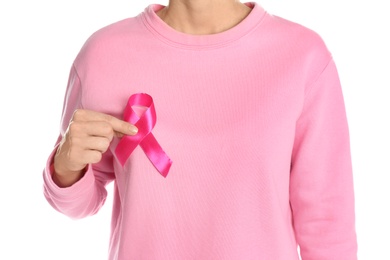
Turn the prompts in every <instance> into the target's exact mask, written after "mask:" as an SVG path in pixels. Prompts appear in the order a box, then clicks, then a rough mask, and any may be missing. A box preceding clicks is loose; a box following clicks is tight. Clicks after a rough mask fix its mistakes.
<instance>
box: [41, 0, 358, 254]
mask: <svg viewBox="0 0 390 260" xmlns="http://www.w3.org/2000/svg"><path fill="white" fill-rule="evenodd" d="M246 4H247V5H248V6H250V7H253V9H252V11H251V13H250V14H249V15H248V16H247V17H246V18H245V19H244V20H243V21H242V22H241V23H239V24H238V25H236V26H235V27H234V28H231V29H230V30H228V31H225V32H222V33H218V34H214V35H189V34H184V33H181V32H178V31H175V30H174V29H173V28H171V27H169V26H168V25H167V24H165V23H164V22H163V21H162V20H161V19H160V18H159V17H158V16H157V15H156V14H155V11H157V10H158V9H160V8H162V6H161V5H159V4H152V5H149V6H147V8H146V9H145V11H144V12H142V13H140V14H139V15H138V16H136V17H132V18H128V19H125V20H122V21H119V22H117V23H115V24H112V25H109V26H107V27H105V28H102V29H101V30H99V31H97V32H96V33H94V34H93V35H92V36H91V37H90V38H89V39H88V40H87V41H86V43H85V45H84V46H83V48H82V49H81V50H80V53H79V54H78V55H77V57H76V59H75V61H74V64H73V66H72V68H71V71H70V76H69V82H68V87H67V92H66V96H65V101H64V110H63V117H62V121H61V135H60V137H59V140H60V139H61V136H62V134H63V133H64V132H65V130H66V128H67V126H68V123H69V120H70V118H71V116H72V113H73V111H74V110H75V109H76V108H86V109H91V110H96V111H99V112H103V113H108V114H111V115H113V116H116V117H118V118H123V113H124V108H125V107H126V104H127V101H128V98H129V97H130V96H131V95H133V94H135V93H148V94H149V95H150V96H151V97H153V101H154V104H155V106H156V110H157V113H158V120H157V123H156V124H155V126H154V128H153V131H152V133H153V136H154V137H155V138H156V140H158V143H159V145H160V146H161V147H162V148H163V149H164V151H165V152H166V154H167V155H169V157H170V158H171V159H172V161H173V162H174V163H173V164H172V167H171V168H170V171H169V174H168V176H167V177H166V178H162V176H160V174H159V173H158V171H157V169H156V168H155V167H154V165H153V164H152V163H151V162H150V161H149V159H148V157H147V156H146V154H145V152H144V151H143V150H142V148H141V147H140V146H137V147H136V148H135V149H134V151H133V152H132V153H131V155H130V156H129V158H128V159H127V161H126V163H125V164H124V165H123V166H122V165H121V163H120V162H119V160H118V158H117V157H116V154H115V149H116V147H117V146H118V143H119V142H120V140H119V139H118V138H114V140H113V142H112V144H111V146H110V149H109V151H107V152H106V153H105V154H104V156H103V159H102V161H101V162H100V163H97V164H93V165H89V166H88V169H87V172H86V174H85V176H84V177H83V178H82V179H81V180H80V181H79V182H77V183H76V184H74V185H73V186H71V187H68V188H59V187H58V186H56V185H55V184H54V183H53V181H52V178H51V174H52V166H51V165H52V159H53V154H54V151H53V154H51V155H50V156H49V158H48V162H47V166H46V168H45V170H44V174H43V176H44V188H45V189H44V191H45V196H46V198H47V200H48V201H49V203H50V204H51V205H52V206H53V207H54V208H55V209H56V210H58V211H60V212H62V213H64V214H66V215H68V216H69V217H71V218H83V217H86V216H89V215H92V214H95V213H96V212H98V210H99V209H100V208H101V207H102V205H103V204H104V201H105V199H106V195H107V192H106V189H105V186H106V185H107V184H108V183H110V182H111V181H114V191H115V192H114V203H113V214H112V226H111V227H112V229H111V240H110V241H111V242H110V247H109V256H108V258H109V259H110V260H113V259H120V260H122V259H159V260H165V259H169V260H175V259H178V260H179V259H180V260H183V259H186V260H187V259H210V260H211V259H212V260H216V259H224V260H226V259H245V260H250V259H270V260H297V259H298V253H297V245H299V246H300V251H301V255H302V259H303V260H330V259H343V260H354V259H356V258H357V256H356V255H357V253H356V251H357V244H356V234H355V223H354V191H353V178H352V165H351V154H350V144H349V130H348V124H347V117H346V111H345V106H344V100H343V95H342V89H341V86H340V82H339V78H338V74H337V69H336V66H335V63H334V61H333V59H332V57H331V54H330V53H329V51H328V50H327V48H326V46H325V44H324V42H323V40H322V39H321V38H320V37H319V36H318V35H317V34H316V33H315V32H313V31H311V30H309V29H307V28H305V27H303V26H301V25H298V24H295V23H293V22H290V21H287V20H284V19H282V18H280V17H277V16H274V15H270V14H269V13H267V12H265V11H264V9H263V8H262V7H261V6H260V5H259V4H257V3H254V2H248V3H246Z"/></svg>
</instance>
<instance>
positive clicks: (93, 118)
mask: <svg viewBox="0 0 390 260" xmlns="http://www.w3.org/2000/svg"><path fill="white" fill-rule="evenodd" d="M250 11H251V8H250V7H248V6H246V5H245V4H243V3H241V2H239V1H238V0H170V1H169V4H168V5H167V6H166V7H164V8H163V9H161V10H159V11H158V12H157V15H158V16H159V17H160V18H161V19H162V20H163V21H164V22H165V23H167V24H168V25H169V26H171V27H172V28H173V29H175V30H177V31H180V32H183V33H187V34H195V35H201V34H215V33H220V32H223V31H226V30H228V29H230V28H232V27H234V26H235V25H237V24H238V23H240V22H241V21H242V20H243V19H244V18H245V17H246V16H247V15H248V14H249V13H250ZM137 131H138V130H137V128H136V127H135V126H133V125H131V124H129V123H127V122H125V121H122V120H120V119H117V118H115V117H112V116H110V115H107V114H102V113H98V112H95V111H90V110H84V109H79V110H76V111H75V112H74V114H73V117H72V119H71V121H70V124H69V127H68V129H67V130H66V132H65V134H64V137H63V138H62V140H61V142H60V144H59V147H58V149H57V152H56V155H55V156H54V173H53V181H54V182H55V183H56V184H57V185H58V186H59V187H69V186H71V185H73V184H74V183H76V182H77V181H78V180H80V179H81V178H82V177H83V175H84V173H85V169H86V166H87V165H88V164H93V163H98V162H99V161H100V160H101V158H102V155H103V154H104V153H105V152H106V151H107V149H108V147H109V145H110V143H111V141H112V139H113V137H114V136H115V135H116V136H119V137H121V136H123V135H134V134H136V133H137Z"/></svg>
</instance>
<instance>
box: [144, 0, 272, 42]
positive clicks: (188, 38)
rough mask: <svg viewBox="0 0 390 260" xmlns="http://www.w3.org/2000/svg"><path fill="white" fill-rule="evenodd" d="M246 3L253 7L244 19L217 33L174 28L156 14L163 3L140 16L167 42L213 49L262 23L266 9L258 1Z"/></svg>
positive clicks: (236, 38)
mask: <svg viewBox="0 0 390 260" xmlns="http://www.w3.org/2000/svg"><path fill="white" fill-rule="evenodd" d="M244 4H246V5H247V6H249V7H251V8H252V11H251V12H250V13H249V14H248V15H247V16H246V17H245V18H244V20H242V21H241V22H240V23H239V24H237V25H236V26H234V27H232V28H230V29H229V30H226V31H223V32H220V33H217V34H205V35H194V34H186V33H183V32H179V31H177V30H175V29H173V28H172V27H170V26H169V25H168V24H167V23H165V22H164V21H163V20H162V19H161V18H160V17H159V16H158V15H157V14H156V12H157V11H158V10H160V9H162V8H164V7H165V6H164V5H161V4H150V5H149V6H147V7H146V8H145V10H144V12H142V13H141V14H140V17H141V19H142V21H143V23H144V24H145V26H146V27H147V28H148V29H149V30H150V31H151V32H152V33H153V34H154V35H155V36H157V37H158V38H159V39H161V40H162V41H164V42H166V43H167V44H170V45H173V46H175V47H179V48H185V49H208V48H212V49H213V48H218V47H222V46H224V45H227V44H229V43H231V42H233V41H236V40H238V39H240V38H241V37H243V36H244V35H246V34H248V33H249V32H250V31H252V30H253V29H254V28H255V27H256V26H257V25H259V24H260V22H261V20H262V19H263V17H264V14H265V10H264V9H263V8H262V7H261V6H260V5H259V4H258V3H256V2H246V3H244Z"/></svg>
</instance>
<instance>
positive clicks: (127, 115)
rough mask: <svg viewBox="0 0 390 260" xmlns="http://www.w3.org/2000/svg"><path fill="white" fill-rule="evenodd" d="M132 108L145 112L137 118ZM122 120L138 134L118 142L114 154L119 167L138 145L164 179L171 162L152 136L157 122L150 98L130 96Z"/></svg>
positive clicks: (143, 94)
mask: <svg viewBox="0 0 390 260" xmlns="http://www.w3.org/2000/svg"><path fill="white" fill-rule="evenodd" d="M133 106H142V107H145V108H146V110H145V111H144V112H143V114H142V115H141V116H138V115H137V114H136V112H135V111H134V110H133ZM123 119H124V120H125V121H127V122H129V123H130V124H133V125H135V126H136V127H137V128H138V133H137V134H136V135H125V136H123V137H122V139H121V140H120V141H119V143H118V146H117V147H116V149H115V154H116V156H117V158H118V160H119V162H120V163H121V165H122V166H123V165H125V163H126V161H127V159H128V158H129V157H130V155H131V153H132V152H133V151H134V149H135V148H136V147H137V146H138V145H139V146H141V148H142V150H143V151H144V152H145V154H146V156H147V157H148V158H149V160H150V162H151V163H152V164H153V165H154V167H155V168H156V169H157V170H158V171H159V173H160V174H161V175H162V176H164V177H166V176H167V175H168V172H169V169H170V167H171V165H172V160H171V159H170V158H169V157H168V155H167V154H166V153H165V152H164V151H163V149H162V148H161V146H160V144H159V143H158V142H157V140H156V138H155V137H154V135H153V134H152V130H153V128H154V126H155V125H156V121H157V116H156V110H155V108H154V103H153V99H152V97H151V96H149V95H148V94H145V93H137V94H134V95H131V96H130V98H129V100H128V102H127V106H126V108H125V111H124V113H123Z"/></svg>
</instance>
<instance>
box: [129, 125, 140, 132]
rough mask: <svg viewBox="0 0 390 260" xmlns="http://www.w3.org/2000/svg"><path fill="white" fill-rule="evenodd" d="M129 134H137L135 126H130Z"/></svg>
mask: <svg viewBox="0 0 390 260" xmlns="http://www.w3.org/2000/svg"><path fill="white" fill-rule="evenodd" d="M129 128H130V132H131V133H133V134H136V133H138V128H137V127H136V126H130V127H129Z"/></svg>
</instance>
